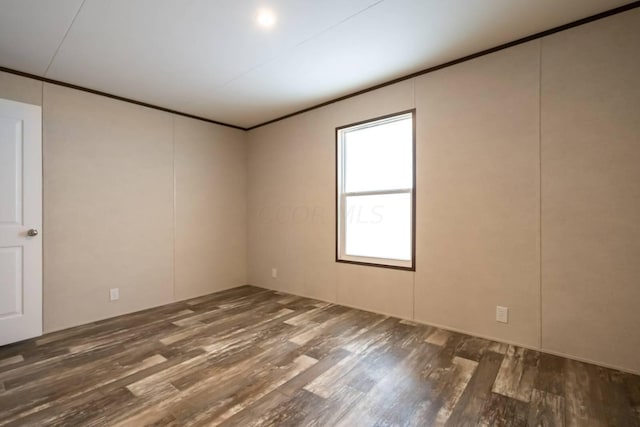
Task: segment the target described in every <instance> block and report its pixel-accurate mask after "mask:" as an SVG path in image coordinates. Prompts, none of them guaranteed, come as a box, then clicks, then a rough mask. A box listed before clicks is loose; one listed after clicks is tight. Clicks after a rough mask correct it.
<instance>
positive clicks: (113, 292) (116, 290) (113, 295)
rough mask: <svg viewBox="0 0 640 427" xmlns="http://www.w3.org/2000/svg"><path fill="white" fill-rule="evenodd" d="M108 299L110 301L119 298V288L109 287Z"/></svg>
mask: <svg viewBox="0 0 640 427" xmlns="http://www.w3.org/2000/svg"><path fill="white" fill-rule="evenodd" d="M109 299H110V300H111V301H117V300H119V299H120V288H112V289H109Z"/></svg>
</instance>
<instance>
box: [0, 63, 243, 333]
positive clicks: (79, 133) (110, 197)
mask: <svg viewBox="0 0 640 427" xmlns="http://www.w3.org/2000/svg"><path fill="white" fill-rule="evenodd" d="M0 97H4V98H9V99H14V100H17V101H22V102H28V103H34V104H39V105H43V131H44V132H43V154H44V212H43V216H44V227H43V228H44V232H43V239H44V240H43V243H44V329H45V331H47V332H48V331H53V330H58V329H63V328H66V327H69V326H74V325H79V324H83V323H87V322H91V321H95V320H98V319H102V318H107V317H112V316H115V315H118V314H123V313H128V312H132V311H136V310H141V309H144V308H148V307H152V306H157V305H161V304H165V303H168V302H172V301H176V300H180V299H185V298H189V297H193V296H197V295H202V294H207V293H211V292H215V291H217V290H220V289H224V288H230V287H234V286H239V285H243V284H245V283H246V277H245V276H246V224H245V223H246V221H245V204H246V189H245V182H244V176H245V175H246V174H245V167H246V160H245V157H246V155H245V152H246V145H245V139H246V136H245V133H244V132H242V131H237V130H233V129H229V128H224V127H221V126H217V125H213V124H209V123H205V122H201V121H197V120H191V119H186V118H183V117H181V116H176V115H173V114H169V113H165V112H161V111H157V110H153V109H148V108H144V107H140V106H137V105H132V104H129V103H125V102H120V101H116V100H113V99H109V98H105V97H101V96H97V95H92V94H88V93H85V92H80V91H76V90H72V89H68V88H64V87H60V86H56V85H50V84H44V85H43V84H42V83H40V82H37V81H35V80H31V79H26V78H23V77H18V76H14V75H11V74H6V73H0ZM43 101H44V102H43ZM223 206H224V208H222V207H223ZM114 287H117V288H119V289H120V300H119V301H117V302H110V301H109V289H110V288H114Z"/></svg>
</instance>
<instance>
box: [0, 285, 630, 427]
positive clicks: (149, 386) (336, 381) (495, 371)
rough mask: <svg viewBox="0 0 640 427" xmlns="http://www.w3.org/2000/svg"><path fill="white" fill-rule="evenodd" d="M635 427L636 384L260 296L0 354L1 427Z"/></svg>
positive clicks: (197, 303)
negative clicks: (29, 426)
mask: <svg viewBox="0 0 640 427" xmlns="http://www.w3.org/2000/svg"><path fill="white" fill-rule="evenodd" d="M19 425H20V426H22V425H33V426H49V425H59V426H76V425H78V426H143V425H154V426H164V425H171V426H209V425H224V426H267V425H269V426H271V425H278V426H325V425H327V426H333V425H337V426H345V427H353V426H405V425H406V426H417V425H420V426H476V425H479V426H521V425H522V426H525V425H531V426H560V425H567V426H600V425H602V426H640V377H638V376H634V375H630V374H625V373H622V372H618V371H613V370H610V369H605V368H601V367H598V366H594V365H589V364H585V363H580V362H576V361H572V360H568V359H564V358H561V357H556V356H551V355H547V354H542V353H538V352H536V351H532V350H527V349H523V348H519V347H515V346H509V345H505V344H500V343H496V342H491V341H488V340H483V339H480V338H475V337H470V336H467V335H462V334H458V333H454V332H449V331H444V330H441V329H437V328H433V327H429V326H424V325H418V324H414V323H412V322H408V321H402V320H399V319H395V318H391V317H386V316H382V315H378V314H374V313H369V312H365V311H359V310H354V309H351V308H346V307H342V306H339V305H335V304H329V303H324V302H320V301H315V300H311V299H308V298H301V297H296V296H291V295H285V294H281V293H277V292H273V291H268V290H264V289H260V288H255V287H251V286H244V287H240V288H235V289H232V290H228V291H224V292H219V293H216V294H212V295H208V296H205V297H201V298H196V299H192V300H189V301H185V302H180V303H175V304H171V305H167V306H163V307H158V308H154V309H151V310H146V311H143V312H138V313H133V314H129V315H125V316H121V317H117V318H113V319H108V320H105V321H101V322H96V323H92V324H89V325H84V326H81V327H77V328H73V329H68V330H65V331H61V332H56V333H52V334H49V335H45V336H43V337H40V338H38V339H34V340H29V341H24V342H22V343H17V344H13V345H9V346H4V347H0V426H19Z"/></svg>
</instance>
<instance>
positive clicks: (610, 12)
mask: <svg viewBox="0 0 640 427" xmlns="http://www.w3.org/2000/svg"><path fill="white" fill-rule="evenodd" d="M638 7H640V0H636V1H634V2H631V3H629V4H626V5H624V6H620V7H616V8H614V9H610V10H607V11H604V12H600V13H597V14H595V15H591V16H588V17H586V18H582V19H578V20H577V21H573V22H570V23H568V24H564V25H560V26H558V27H554V28H551V29H549V30H545V31H541V32H539V33H535V34H532V35H530V36H526V37H522V38H520V39H517V40H514V41H511V42H508V43H504V44H501V45H499V46H495V47H492V48H489V49H485V50H482V51H480V52H476V53H472V54H471V55H467V56H463V57H462V58H458V59H454V60H452V61H449V62H445V63H443V64H440V65H435V66H433V67H429V68H425V69H424V70H420V71H416V72H415V73H411V74H407V75H406V76H402V77H398V78H396V79H393V80H389V81H387V82H384V83H379V84H377V85H375V86H371V87H368V88H366V89H362V90H359V91H357V92H352V93H350V94H347V95H343V96H340V97H338V98H334V99H331V100H329V101H325V102H322V103H320V104H316V105H313V106H311V107H307V108H304V109H302V110H298V111H295V112H293V113H289V114H286V115H284V116H280V117H277V118H275V119H271V120H268V121H266V122H263V123H260V124H257V125H253V126H248V127H242V126H237V125H233V124H230V123H224V122H219V121H217V120H212V119H207V118H204V117H201V116H196V115H194V114H189V113H183V112H181V111H176V110H172V109H170V108H166V107H161V106H158V105H153V104H149V103H146V102H142V101H136V100H135V99H131V98H126V97H124V96H119V95H113V94H111V93H107V92H102V91H99V90H95V89H90V88H87V87H84V86H78V85H75V84H73V83H67V82H63V81H60V80H54V79H49V78H47V77H42V76H38V75H35V74H30V73H26V72H24V71H18V70H14V69H11V68H7V67H2V66H0V71H2V72H5V73H10V74H15V75H18V76H22V77H27V78H30V79H34V80H38V81H41V82H44V83H50V84H54V85H58V86H64V87H67V88H70V89H75V90H80V91H83V92H88V93H92V94H94V95H100V96H104V97H107V98H111V99H115V100H118V101H123V102H128V103H130V104H135V105H140V106H142V107H147V108H152V109H154V110H159V111H164V112H166V113H171V114H176V115H178V116H183V117H188V118H191V119H196V120H201V121H204V122H208V123H213V124H216V125H220V126H226V127H229V128H233V129H238V130H243V131H250V130H253V129H257V128H259V127H262V126H266V125H269V124H272V123H275V122H279V121H281V120H285V119H288V118H290V117H293V116H297V115H299V114H303V113H306V112H309V111H312V110H316V109H318V108H322V107H326V106H327V105H331V104H335V103H336V102H340V101H344V100H345V99H349V98H353V97H355V96H358V95H362V94H364V93H367V92H371V91H374V90H377V89H381V88H383V87H386V86H391V85H393V84H396V83H399V82H402V81H405V80H409V79H412V78H415V77H418V76H422V75H425V74H429V73H432V72H434V71H437V70H441V69H443V68H447V67H451V66H453V65H456V64H460V63H462V62H466V61H470V60H472V59H476V58H479V57H481V56H485V55H489V54H491V53H494V52H498V51H500V50H503V49H507V48H510V47H513V46H517V45H519V44H523V43H527V42H530V41H533V40H537V39H540V38H543V37H546V36H549V35H551V34H555V33H559V32H561V31H565V30H568V29H570V28H574V27H578V26H580V25H584V24H588V23H590V22H593V21H597V20H599V19H603V18H607V17H609V16H612V15H617V14H619V13H623V12H627V11H629V10H632V9H636V8H638Z"/></svg>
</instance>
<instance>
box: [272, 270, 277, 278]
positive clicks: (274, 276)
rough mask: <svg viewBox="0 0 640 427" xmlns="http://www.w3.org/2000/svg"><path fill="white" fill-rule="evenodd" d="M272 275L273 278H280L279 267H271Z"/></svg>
mask: <svg viewBox="0 0 640 427" xmlns="http://www.w3.org/2000/svg"><path fill="white" fill-rule="evenodd" d="M271 277H272V278H273V279H277V278H278V269H277V268H272V269H271Z"/></svg>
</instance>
